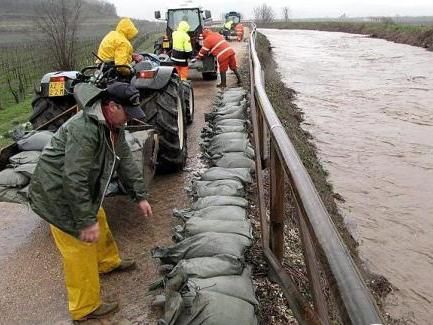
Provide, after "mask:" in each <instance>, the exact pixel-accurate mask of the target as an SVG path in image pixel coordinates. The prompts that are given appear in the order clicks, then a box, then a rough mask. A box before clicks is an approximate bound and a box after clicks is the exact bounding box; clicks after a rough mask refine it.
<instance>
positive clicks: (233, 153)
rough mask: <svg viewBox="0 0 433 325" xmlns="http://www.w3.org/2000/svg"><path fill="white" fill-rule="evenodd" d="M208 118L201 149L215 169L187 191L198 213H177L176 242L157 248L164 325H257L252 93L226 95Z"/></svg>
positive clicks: (220, 95) (236, 91) (221, 94)
mask: <svg viewBox="0 0 433 325" xmlns="http://www.w3.org/2000/svg"><path fill="white" fill-rule="evenodd" d="M205 119H206V121H207V122H208V126H207V127H205V128H204V129H203V130H202V142H201V146H202V149H203V156H204V157H205V159H206V160H207V161H208V162H209V165H210V166H211V167H210V168H208V169H206V170H204V171H201V172H199V173H197V174H196V175H195V179H194V180H193V181H192V184H191V187H190V188H188V189H187V190H188V191H189V193H190V195H191V196H192V197H193V203H192V206H191V208H188V209H183V210H174V216H175V217H177V218H179V219H181V220H182V224H181V225H179V226H176V227H175V232H174V236H173V238H174V240H175V241H176V242H177V243H176V244H175V245H173V246H170V247H157V248H155V249H154V250H153V251H152V254H153V256H154V257H156V258H159V259H160V260H161V262H162V264H163V267H162V269H163V270H165V271H166V272H167V274H166V276H165V277H164V279H163V280H161V281H159V282H157V283H156V284H155V285H154V288H157V287H158V286H160V287H164V290H165V291H164V295H162V296H161V295H160V296H158V297H157V298H156V302H155V303H156V304H158V303H160V304H161V305H164V318H163V319H161V320H160V324H180V325H195V324H197V325H198V324H203V325H210V324H212V325H214V324H215V325H216V324H221V325H222V324H224V325H231V324H233V325H235V324H236V325H237V324H245V325H249V324H257V317H256V313H255V312H256V309H257V308H256V307H257V305H258V302H257V300H256V297H255V293H254V287H253V283H252V279H251V268H250V267H249V266H248V265H247V264H246V263H245V261H244V253H245V250H246V249H247V248H248V247H249V246H251V244H252V228H251V224H250V221H249V220H248V218H247V211H246V208H247V206H248V201H247V200H246V198H245V197H246V194H247V188H248V185H249V184H250V183H251V182H252V176H251V173H253V171H254V161H253V158H254V150H253V147H252V146H251V143H250V141H249V139H248V131H249V130H248V129H249V122H248V112H247V100H246V92H245V90H243V89H242V88H231V89H228V90H226V91H223V92H219V93H218V95H217V96H216V98H215V100H214V108H213V111H212V112H211V113H208V114H206V115H205Z"/></svg>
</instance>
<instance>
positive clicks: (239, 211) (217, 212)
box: [173, 205, 247, 221]
mask: <svg viewBox="0 0 433 325" xmlns="http://www.w3.org/2000/svg"><path fill="white" fill-rule="evenodd" d="M173 215H174V216H175V217H177V218H180V219H182V220H183V221H187V220H188V219H191V218H201V219H203V220H231V221H242V220H246V219H247V211H246V210H245V208H242V207H239V206H234V205H225V206H210V207H207V208H204V209H200V210H191V209H183V210H177V209H174V210H173Z"/></svg>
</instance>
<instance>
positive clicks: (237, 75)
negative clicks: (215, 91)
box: [233, 70, 242, 86]
mask: <svg viewBox="0 0 433 325" xmlns="http://www.w3.org/2000/svg"><path fill="white" fill-rule="evenodd" d="M233 72H234V74H235V75H236V78H238V86H240V85H242V80H241V76H240V74H239V72H238V70H234V71H233Z"/></svg>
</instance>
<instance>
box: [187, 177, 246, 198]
mask: <svg viewBox="0 0 433 325" xmlns="http://www.w3.org/2000/svg"><path fill="white" fill-rule="evenodd" d="M191 189H192V191H191V192H192V195H193V196H195V197H206V196H215V195H222V196H240V197H244V196H245V190H244V185H243V184H242V183H241V182H240V181H238V180H235V179H220V180H215V181H194V182H193V183H192V187H191Z"/></svg>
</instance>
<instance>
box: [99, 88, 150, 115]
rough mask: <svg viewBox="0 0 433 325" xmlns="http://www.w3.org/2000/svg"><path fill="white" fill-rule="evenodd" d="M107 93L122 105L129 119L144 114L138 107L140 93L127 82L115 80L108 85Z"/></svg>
mask: <svg viewBox="0 0 433 325" xmlns="http://www.w3.org/2000/svg"><path fill="white" fill-rule="evenodd" d="M106 93H107V95H108V96H109V97H110V98H112V99H113V100H114V101H115V102H116V103H118V104H120V105H122V106H123V108H124V109H125V112H126V115H127V116H128V119H129V120H132V119H142V118H144V116H145V114H144V112H143V110H142V109H141V107H140V93H139V91H138V90H137V88H135V87H134V86H132V85H131V84H129V83H126V82H115V83H112V84H110V85H108V87H107V89H106Z"/></svg>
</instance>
